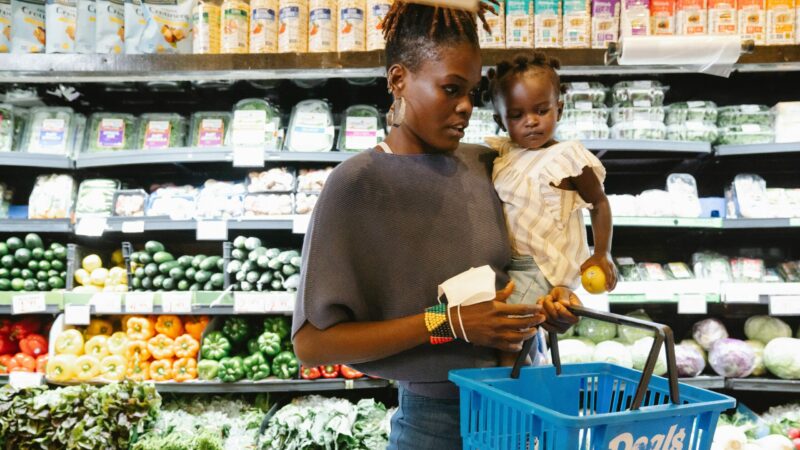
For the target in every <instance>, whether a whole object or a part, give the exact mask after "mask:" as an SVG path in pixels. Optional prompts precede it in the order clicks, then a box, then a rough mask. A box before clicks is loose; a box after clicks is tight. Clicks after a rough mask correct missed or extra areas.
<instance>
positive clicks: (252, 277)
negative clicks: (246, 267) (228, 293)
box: [244, 270, 261, 283]
mask: <svg viewBox="0 0 800 450" xmlns="http://www.w3.org/2000/svg"><path fill="white" fill-rule="evenodd" d="M259 278H261V274H260V273H258V272H256V271H255V270H254V271H252V272H247V275H246V276H245V277H244V279H245V280H247V282H248V283H256V282H257V281H258V279H259Z"/></svg>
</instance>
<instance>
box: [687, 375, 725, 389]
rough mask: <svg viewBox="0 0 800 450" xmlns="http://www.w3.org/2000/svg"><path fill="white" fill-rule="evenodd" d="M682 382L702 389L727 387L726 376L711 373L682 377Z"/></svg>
mask: <svg viewBox="0 0 800 450" xmlns="http://www.w3.org/2000/svg"><path fill="white" fill-rule="evenodd" d="M679 381H680V382H681V383H684V384H688V385H690V386H694V387H698V388H701V389H725V378H723V377H718V376H711V375H701V376H699V377H694V378H681V379H680V380H679Z"/></svg>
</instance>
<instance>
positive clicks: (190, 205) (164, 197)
mask: <svg viewBox="0 0 800 450" xmlns="http://www.w3.org/2000/svg"><path fill="white" fill-rule="evenodd" d="M196 195H197V189H195V188H194V187H192V186H179V187H177V186H170V187H163V188H159V189H156V191H155V192H153V193H152V194H150V198H149V200H148V205H147V211H146V213H147V215H148V216H168V217H169V218H170V219H172V220H187V219H191V218H192V217H193V216H194V204H195V197H196Z"/></svg>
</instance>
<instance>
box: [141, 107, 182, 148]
mask: <svg viewBox="0 0 800 450" xmlns="http://www.w3.org/2000/svg"><path fill="white" fill-rule="evenodd" d="M186 128H187V123H186V119H184V118H183V117H181V116H180V115H179V114H157V113H150V114H142V116H141V117H139V130H138V131H137V136H138V144H137V145H136V148H141V149H145V150H148V149H164V148H175V147H183V146H184V145H185V140H186Z"/></svg>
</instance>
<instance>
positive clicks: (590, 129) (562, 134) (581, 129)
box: [556, 120, 609, 141]
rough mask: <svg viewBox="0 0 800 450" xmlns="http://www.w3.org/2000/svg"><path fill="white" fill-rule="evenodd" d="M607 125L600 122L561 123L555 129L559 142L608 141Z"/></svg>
mask: <svg viewBox="0 0 800 450" xmlns="http://www.w3.org/2000/svg"><path fill="white" fill-rule="evenodd" d="M608 135H609V129H608V125H607V124H606V123H605V122H602V121H575V122H573V121H563V120H562V121H561V122H559V123H558V127H557V128H556V138H557V139H558V140H560V141H570V140H575V139H577V140H581V139H608Z"/></svg>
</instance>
